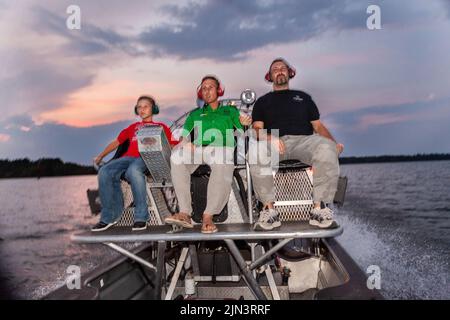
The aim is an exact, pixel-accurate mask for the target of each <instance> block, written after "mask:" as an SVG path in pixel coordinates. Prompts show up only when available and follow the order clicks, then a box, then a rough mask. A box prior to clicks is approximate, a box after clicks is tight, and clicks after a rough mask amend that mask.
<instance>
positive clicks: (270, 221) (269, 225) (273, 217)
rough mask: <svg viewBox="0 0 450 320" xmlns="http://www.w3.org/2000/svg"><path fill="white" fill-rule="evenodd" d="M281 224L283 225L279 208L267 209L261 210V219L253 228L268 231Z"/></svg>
mask: <svg viewBox="0 0 450 320" xmlns="http://www.w3.org/2000/svg"><path fill="white" fill-rule="evenodd" d="M279 226H281V222H280V218H279V217H278V212H277V210H275V209H265V210H262V211H261V212H260V214H259V219H258V221H257V222H256V223H255V225H254V226H253V230H256V231H267V230H272V229H273V228H278V227H279Z"/></svg>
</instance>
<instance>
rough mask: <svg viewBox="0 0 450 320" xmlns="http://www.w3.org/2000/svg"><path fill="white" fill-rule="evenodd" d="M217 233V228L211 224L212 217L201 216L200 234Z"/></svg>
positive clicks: (208, 215) (206, 214) (209, 215)
mask: <svg viewBox="0 0 450 320" xmlns="http://www.w3.org/2000/svg"><path fill="white" fill-rule="evenodd" d="M214 232H217V227H216V225H215V224H214V222H213V216H212V215H211V214H208V213H204V214H203V218H202V233H214Z"/></svg>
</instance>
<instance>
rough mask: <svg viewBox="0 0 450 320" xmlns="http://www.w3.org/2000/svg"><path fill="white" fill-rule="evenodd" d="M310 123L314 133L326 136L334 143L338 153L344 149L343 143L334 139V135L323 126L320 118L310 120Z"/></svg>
mask: <svg viewBox="0 0 450 320" xmlns="http://www.w3.org/2000/svg"><path fill="white" fill-rule="evenodd" d="M311 124H312V126H313V129H314V131H315V132H316V133H318V134H320V135H321V136H322V137H325V138H328V139H330V140H332V141H334V142H335V143H336V148H337V151H338V153H339V154H340V153H341V152H342V151H344V145H343V144H341V143H338V142H337V141H336V139H334V137H333V136H332V135H331V132H330V131H329V130H328V129H327V127H325V125H324V124H323V123H322V122H321V121H320V120H314V121H311Z"/></svg>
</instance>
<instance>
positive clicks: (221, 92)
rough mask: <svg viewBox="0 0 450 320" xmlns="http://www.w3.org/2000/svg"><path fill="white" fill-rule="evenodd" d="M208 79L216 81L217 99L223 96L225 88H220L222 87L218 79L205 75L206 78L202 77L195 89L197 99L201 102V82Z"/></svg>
mask: <svg viewBox="0 0 450 320" xmlns="http://www.w3.org/2000/svg"><path fill="white" fill-rule="evenodd" d="M208 79H211V80H214V81H216V84H217V96H218V97H222V96H223V95H224V94H225V88H224V87H222V85H221V84H220V81H219V79H217V77H216V76H213V75H207V76H205V77H203V79H202V81H201V82H200V85H199V86H198V87H197V97H198V98H199V99H201V100H203V95H202V84H203V82H204V81H205V80H208Z"/></svg>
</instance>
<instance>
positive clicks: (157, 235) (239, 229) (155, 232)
mask: <svg viewBox="0 0 450 320" xmlns="http://www.w3.org/2000/svg"><path fill="white" fill-rule="evenodd" d="M217 226H218V229H219V231H218V232H216V233H211V234H204V233H201V232H200V225H197V226H194V228H193V229H184V230H183V231H181V232H176V233H170V232H171V230H172V228H171V227H170V226H167V225H163V226H150V227H148V228H147V230H144V231H131V228H130V227H113V228H111V229H109V230H106V231H103V232H91V231H89V232H83V233H78V234H74V235H72V241H74V242H78V243H104V242H112V243H120V242H157V241H174V242H177V241H217V240H226V239H229V240H264V239H266V240H267V239H269V240H270V239H286V238H289V239H298V238H330V237H337V236H339V235H341V234H342V232H343V228H342V227H340V226H338V227H337V228H334V229H320V228H318V227H314V226H311V225H309V223H308V222H307V221H293V222H283V224H282V225H281V227H279V228H277V229H275V230H272V231H254V230H253V228H252V226H251V225H250V224H248V223H234V224H217Z"/></svg>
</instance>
